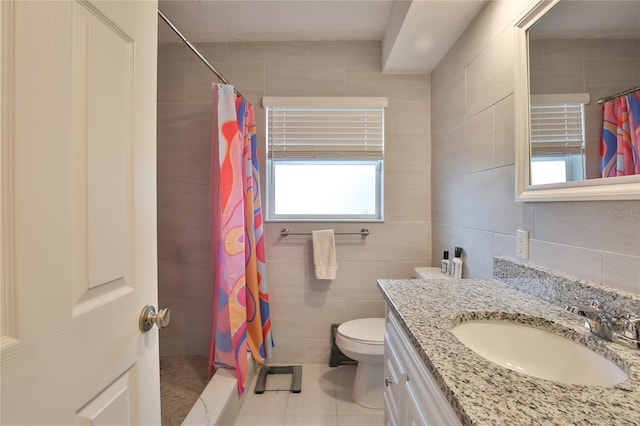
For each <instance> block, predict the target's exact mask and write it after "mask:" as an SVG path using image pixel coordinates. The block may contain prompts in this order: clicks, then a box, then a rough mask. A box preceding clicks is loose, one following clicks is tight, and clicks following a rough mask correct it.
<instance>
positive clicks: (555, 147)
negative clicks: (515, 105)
mask: <svg viewBox="0 0 640 426" xmlns="http://www.w3.org/2000/svg"><path fill="white" fill-rule="evenodd" d="M588 102H589V95H588V94H581V93H577V94H557V95H532V96H531V184H532V185H539V184H546V183H559V182H567V181H573V180H582V179H584V176H585V164H584V163H585V158H584V150H585V130H584V105H585V104H586V103H588Z"/></svg>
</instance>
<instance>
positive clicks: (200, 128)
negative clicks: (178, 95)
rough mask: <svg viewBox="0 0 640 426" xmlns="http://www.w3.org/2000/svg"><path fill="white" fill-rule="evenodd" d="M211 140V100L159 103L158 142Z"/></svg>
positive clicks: (200, 141) (204, 141)
mask: <svg viewBox="0 0 640 426" xmlns="http://www.w3.org/2000/svg"><path fill="white" fill-rule="evenodd" d="M210 141H211V102H209V103H159V104H158V144H164V143H207V142H210Z"/></svg>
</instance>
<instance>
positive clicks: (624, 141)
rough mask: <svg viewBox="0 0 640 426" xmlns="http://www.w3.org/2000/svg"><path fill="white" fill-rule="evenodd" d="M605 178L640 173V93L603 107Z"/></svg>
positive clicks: (611, 101)
mask: <svg viewBox="0 0 640 426" xmlns="http://www.w3.org/2000/svg"><path fill="white" fill-rule="evenodd" d="M601 141H602V142H601V144H600V155H601V157H602V170H601V171H602V177H613V176H629V175H637V174H640V92H637V93H632V94H630V95H628V96H621V97H619V98H616V99H613V100H610V101H607V102H605V103H604V104H603V105H602V138H601Z"/></svg>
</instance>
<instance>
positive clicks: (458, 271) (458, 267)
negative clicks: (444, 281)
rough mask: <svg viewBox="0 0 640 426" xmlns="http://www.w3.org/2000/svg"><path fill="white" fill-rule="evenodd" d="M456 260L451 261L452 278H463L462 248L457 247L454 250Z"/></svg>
mask: <svg viewBox="0 0 640 426" xmlns="http://www.w3.org/2000/svg"><path fill="white" fill-rule="evenodd" d="M454 256H455V257H454V258H453V260H452V261H451V276H452V277H453V278H457V279H460V278H462V259H461V258H460V256H462V247H456V248H455V250H454Z"/></svg>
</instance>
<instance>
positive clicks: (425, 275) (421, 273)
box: [413, 266, 451, 280]
mask: <svg viewBox="0 0 640 426" xmlns="http://www.w3.org/2000/svg"><path fill="white" fill-rule="evenodd" d="M413 277H414V278H418V279H423V280H426V279H431V278H449V279H451V276H450V275H444V274H443V273H442V272H440V268H438V267H435V266H430V267H429V266H428V267H423V268H414V269H413Z"/></svg>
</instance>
